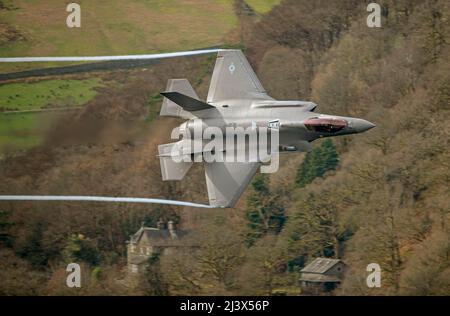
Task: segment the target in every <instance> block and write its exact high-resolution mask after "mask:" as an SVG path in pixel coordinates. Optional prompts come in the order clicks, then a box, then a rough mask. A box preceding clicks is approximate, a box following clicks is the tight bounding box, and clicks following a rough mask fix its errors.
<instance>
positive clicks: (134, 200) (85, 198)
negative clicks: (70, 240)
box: [0, 195, 213, 208]
mask: <svg viewBox="0 0 450 316" xmlns="http://www.w3.org/2000/svg"><path fill="white" fill-rule="evenodd" d="M0 201H89V202H116V203H117V202H124V203H150V204H168V205H178V206H191V207H201V208H213V207H212V206H210V205H206V204H197V203H191V202H184V201H174V200H164V199H149V198H131V197H109V196H79V195H0Z"/></svg>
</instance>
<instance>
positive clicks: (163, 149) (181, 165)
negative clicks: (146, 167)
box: [158, 142, 193, 181]
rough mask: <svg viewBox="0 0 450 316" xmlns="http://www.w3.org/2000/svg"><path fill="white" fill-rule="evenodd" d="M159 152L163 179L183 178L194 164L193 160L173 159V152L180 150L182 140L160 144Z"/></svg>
mask: <svg viewBox="0 0 450 316" xmlns="http://www.w3.org/2000/svg"><path fill="white" fill-rule="evenodd" d="M158 152H159V163H160V165H161V175H162V179H163V181H168V180H181V179H183V178H184V176H185V175H186V173H187V172H188V171H189V169H190V168H191V166H192V164H193V162H192V161H187V162H184V161H181V159H178V160H177V161H180V162H176V161H175V159H173V153H179V152H180V142H176V143H170V144H164V145H159V146H158ZM179 158H182V157H179Z"/></svg>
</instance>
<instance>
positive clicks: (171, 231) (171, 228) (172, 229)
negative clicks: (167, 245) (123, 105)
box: [167, 221, 178, 239]
mask: <svg viewBox="0 0 450 316" xmlns="http://www.w3.org/2000/svg"><path fill="white" fill-rule="evenodd" d="M167 228H168V229H169V234H170V237H172V239H176V238H178V236H177V230H176V229H175V224H174V222H173V221H169V222H168V223H167Z"/></svg>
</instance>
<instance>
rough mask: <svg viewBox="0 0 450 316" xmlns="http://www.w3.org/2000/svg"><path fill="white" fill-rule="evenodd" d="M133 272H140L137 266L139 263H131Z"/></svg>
mask: <svg viewBox="0 0 450 316" xmlns="http://www.w3.org/2000/svg"><path fill="white" fill-rule="evenodd" d="M131 272H133V273H137V272H138V266H137V264H132V265H131Z"/></svg>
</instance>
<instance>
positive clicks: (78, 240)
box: [63, 234, 100, 266]
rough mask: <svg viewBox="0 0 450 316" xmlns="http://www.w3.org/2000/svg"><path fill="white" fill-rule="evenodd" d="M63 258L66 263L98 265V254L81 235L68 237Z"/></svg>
mask: <svg viewBox="0 0 450 316" xmlns="http://www.w3.org/2000/svg"><path fill="white" fill-rule="evenodd" d="M63 256H64V259H65V260H66V262H78V261H84V262H86V263H88V264H90V265H92V266H96V265H98V264H100V252H99V251H98V249H97V248H96V247H94V246H93V245H92V243H91V241H90V240H89V239H88V238H86V237H84V236H83V235H82V234H78V235H76V234H73V235H71V236H70V237H69V240H68V241H67V244H66V246H65V247H64V250H63Z"/></svg>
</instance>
